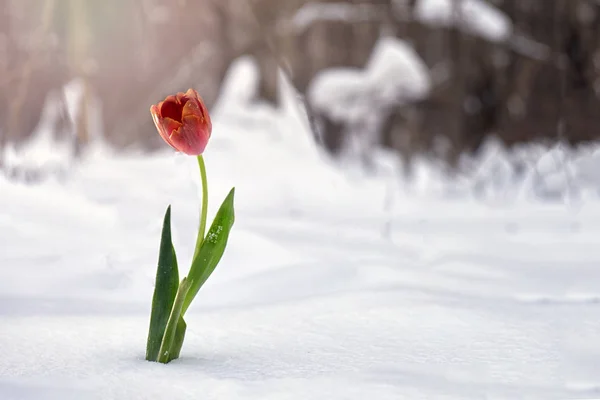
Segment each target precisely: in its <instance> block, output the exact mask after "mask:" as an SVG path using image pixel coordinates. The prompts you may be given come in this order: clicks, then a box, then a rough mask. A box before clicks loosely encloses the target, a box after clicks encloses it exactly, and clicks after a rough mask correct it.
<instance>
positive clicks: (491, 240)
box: [0, 62, 600, 400]
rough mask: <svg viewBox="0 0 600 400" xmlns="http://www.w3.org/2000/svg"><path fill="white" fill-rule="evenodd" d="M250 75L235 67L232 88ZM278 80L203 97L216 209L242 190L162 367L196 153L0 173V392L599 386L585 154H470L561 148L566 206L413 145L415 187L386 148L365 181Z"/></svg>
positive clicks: (192, 223) (597, 231)
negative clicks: (158, 274) (479, 191)
mask: <svg viewBox="0 0 600 400" xmlns="http://www.w3.org/2000/svg"><path fill="white" fill-rule="evenodd" d="M251 74H252V67H251V65H249V64H248V63H244V62H240V63H238V64H236V66H234V68H233V70H232V71H231V74H230V75H229V77H228V82H227V86H226V88H227V90H232V91H235V90H236V88H240V90H246V89H247V88H248V84H247V81H248V76H249V75H251ZM236 82H238V83H239V84H238V85H236ZM282 90H283V93H284V94H285V103H284V106H283V107H282V109H281V110H275V109H272V108H268V107H267V106H266V105H264V104H260V105H256V106H248V105H244V104H242V103H241V102H240V101H238V102H235V101H233V99H235V98H236V96H235V93H234V92H230V93H225V95H224V96H223V98H222V101H223V102H222V103H221V104H219V106H218V107H217V109H216V110H215V113H214V134H213V138H212V139H211V142H210V144H209V146H208V149H207V152H206V163H207V168H208V176H209V184H210V196H211V197H210V207H209V214H210V215H214V213H215V211H216V209H217V207H218V205H219V203H220V201H221V200H222V199H223V198H224V196H225V195H226V194H227V192H228V191H229V189H230V188H231V187H232V186H234V185H235V186H236V199H235V201H236V223H235V225H234V228H233V232H232V236H231V238H230V244H229V246H228V249H227V251H226V253H225V255H224V257H223V260H222V263H221V264H220V266H219V267H218V268H217V270H216V271H215V273H214V275H213V276H212V277H211V278H210V279H209V280H208V282H207V283H206V285H205V286H204V287H203V288H202V290H201V291H200V292H199V294H198V297H197V298H196V300H195V303H194V304H193V305H192V306H191V307H190V310H189V312H188V314H187V322H188V330H187V335H186V341H185V343H184V348H183V350H182V357H181V358H180V359H178V360H176V361H174V362H172V363H170V364H169V365H166V366H165V365H160V364H157V363H149V362H146V361H144V360H143V357H144V352H145V339H146V334H147V328H148V323H149V310H150V301H151V296H152V290H153V279H154V274H155V265H156V260H157V252H158V244H159V243H158V242H159V234H160V228H161V223H162V216H163V213H164V211H165V209H166V207H167V205H168V204H172V205H173V210H172V212H173V216H172V217H173V235H174V242H175V245H176V248H177V251H178V258H179V263H180V269H181V270H182V271H183V272H182V275H183V273H185V272H186V270H185V266H186V265H189V259H190V258H191V256H192V253H193V248H192V247H193V244H194V239H195V238H194V236H193V235H194V233H195V231H196V223H197V216H198V204H199V201H198V177H197V173H196V171H195V168H196V165H195V160H193V158H190V157H186V156H183V155H176V154H174V153H173V152H172V151H170V150H169V148H168V147H167V146H165V150H164V151H162V152H160V153H157V154H152V155H143V154H133V153H130V154H116V153H111V152H109V151H108V150H107V149H106V148H102V149H96V150H97V151H90V152H88V153H87V155H86V157H85V159H84V160H82V161H81V162H78V163H73V164H72V165H71V166H70V168H69V171H68V174H67V175H66V176H65V177H64V178H63V179H62V180H57V179H53V178H52V177H50V178H48V179H46V180H44V181H41V182H38V183H36V184H29V185H26V184H23V183H19V182H18V181H13V180H8V179H5V178H4V177H2V176H0V193H1V194H2V195H1V196H0V243H2V245H3V246H2V251H1V252H0V266H1V268H0V299H1V300H0V319H1V323H0V354H2V357H1V358H0V398H2V399H7V400H9V399H10V400H13V399H19V400H21V399H25V400H30V399H82V398H85V399H164V398H169V399H189V398H202V399H238V398H240V399H261V400H262V399H306V398H309V399H317V398H318V399H320V398H323V399H361V398H367V397H369V398H374V399H484V398H485V399H517V398H519V399H549V398H556V399H568V398H593V397H598V396H599V393H600V378H599V377H598V374H597V366H598V365H600V342H599V341H598V337H599V335H600V291H599V290H598V282H600V268H599V267H598V266H599V265H600V248H599V247H598V246H597V238H598V237H599V235H600V204H599V202H598V200H599V199H598V188H599V183H600V181H599V180H598V174H597V172H596V171H597V170H598V169H597V165H598V156H597V154H598V151H597V150H595V149H594V148H589V149H588V150H587V151H583V150H582V151H579V152H575V153H573V154H572V153H570V152H569V151H567V150H565V149H562V148H558V147H557V148H556V149H554V150H553V151H554V152H555V153H556V154H554V153H550V154H548V156H547V157H544V156H543V155H542V151H541V149H540V152H539V154H537V153H533V155H532V156H531V159H526V158H525V157H524V156H523V154H524V153H525V152H522V153H519V152H518V151H517V150H515V151H507V150H504V149H502V148H501V147H499V146H498V145H493V144H490V148H489V149H488V150H487V151H486V153H485V154H483V155H482V156H481V158H480V159H465V160H464V162H465V164H466V165H469V163H471V165H476V164H477V165H479V166H480V169H483V170H484V171H491V170H493V169H492V168H491V167H490V169H486V167H485V166H486V165H490V164H493V163H499V164H500V165H503V166H504V167H502V168H500V169H499V170H500V171H505V172H506V174H507V175H508V176H509V177H510V176H512V175H510V173H511V171H512V170H511V169H510V168H509V167H508V166H509V164H510V163H509V162H508V161H507V160H512V159H513V158H514V157H521V158H520V159H526V160H529V161H528V162H530V164H527V165H537V166H539V167H540V169H541V171H542V173H541V176H552V174H554V173H555V172H556V171H558V168H557V165H558V164H557V161H553V160H558V161H559V162H564V163H566V164H567V165H569V166H572V169H571V170H569V171H572V173H573V174H574V175H573V176H574V178H573V179H574V182H576V183H577V185H578V187H580V188H581V189H582V192H585V193H587V194H588V195H587V197H585V198H583V200H585V201H581V202H580V203H578V204H577V205H576V206H574V205H572V204H570V203H565V201H564V199H563V198H558V199H557V198H554V197H544V198H539V197H535V196H534V192H533V191H531V190H529V189H528V188H533V187H534V185H529V186H528V182H530V181H528V180H522V181H519V182H521V183H520V185H521V186H520V188H521V189H520V190H521V191H523V192H525V193H531V194H532V195H531V196H514V197H511V198H510V199H509V200H506V199H505V200H503V201H501V202H494V203H492V202H490V199H493V198H494V196H493V195H492V194H493V193H492V194H490V197H489V198H488V199H486V198H483V199H482V198H478V197H477V196H476V194H475V191H474V190H473V189H472V187H473V186H472V185H469V184H468V183H469V182H475V181H476V179H475V178H473V177H470V176H469V175H465V176H462V177H456V178H454V179H451V178H449V177H447V176H445V175H444V174H443V173H441V172H440V169H438V168H437V167H435V166H434V165H432V164H431V163H430V162H429V163H427V162H426V161H425V160H421V161H420V163H419V165H418V166H417V174H416V175H415V177H414V178H413V181H411V182H408V181H406V182H404V181H398V180H397V179H398V178H397V176H398V175H397V174H396V173H394V170H393V169H392V166H393V162H392V161H391V160H390V159H388V158H384V157H383V156H382V158H381V165H380V169H379V172H378V173H376V174H370V175H367V174H362V175H361V174H356V173H353V174H350V173H348V172H346V171H344V170H342V169H341V168H340V167H339V166H337V165H336V164H334V163H332V162H331V161H330V160H328V159H327V158H326V157H324V155H323V154H322V153H321V152H320V151H319V150H318V149H317V147H316V145H315V144H313V142H312V139H311V136H310V134H308V133H307V132H306V123H305V121H303V120H302V119H301V116H302V113H301V110H298V108H297V102H296V99H295V98H294V96H293V95H292V94H291V93H290V91H289V88H287V89H286V88H283V89H282ZM149 117H150V116H149ZM492 152H496V154H497V156H496V157H492ZM527 154H530V155H531V154H532V152H531V149H528V152H527ZM544 154H545V153H544ZM557 155H559V156H557ZM486 160H488V161H489V160H492V161H489V163H487V164H486V163H485V161H486ZM488 174H490V175H492V172H489V173H488ZM515 179H516V178H515ZM459 182H465V183H464V186H460V185H459V184H458V183H459ZM486 182H487V181H486ZM502 182H507V181H506V180H505V181H502ZM457 186H458V188H457ZM453 187H454V189H455V190H454V191H451V189H453ZM496 187H498V186H496ZM500 187H501V186H500ZM510 187H511V186H510V185H509V184H508V183H506V184H505V188H510ZM560 187H561V186H560V185H558V186H554V188H555V189H556V188H560ZM459 189H460V190H459ZM390 192H393V193H390ZM392 195H393V196H392ZM390 196H391V198H393V201H392V202H391V207H390V208H389V209H387V208H386V207H385V206H384V205H385V202H386V201H389V198H390ZM386 227H389V231H388V233H387V234H386Z"/></svg>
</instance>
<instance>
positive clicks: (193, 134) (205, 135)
mask: <svg viewBox="0 0 600 400" xmlns="http://www.w3.org/2000/svg"><path fill="white" fill-rule="evenodd" d="M150 113H151V114H152V119H153V120H154V124H155V125H156V129H158V133H159V134H160V136H161V137H162V138H163V139H164V141H165V142H167V143H168V144H169V145H171V147H173V148H174V149H175V150H177V151H180V152H182V153H185V154H188V155H191V156H197V155H200V154H202V153H203V152H204V149H205V148H206V145H207V144H208V139H210V134H211V132H212V123H211V121H210V116H209V115H208V109H207V108H206V106H205V105H204V102H203V101H202V98H201V97H200V95H198V92H196V91H195V90H194V89H188V91H187V92H185V93H181V92H179V93H177V94H176V95H174V96H173V95H171V96H167V98H166V99H165V100H164V101H161V102H160V103H158V104H154V105H153V106H152V107H150Z"/></svg>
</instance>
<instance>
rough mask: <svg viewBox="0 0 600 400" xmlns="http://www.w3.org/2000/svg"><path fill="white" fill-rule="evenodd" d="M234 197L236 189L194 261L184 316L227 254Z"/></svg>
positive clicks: (219, 212)
mask: <svg viewBox="0 0 600 400" xmlns="http://www.w3.org/2000/svg"><path fill="white" fill-rule="evenodd" d="M234 195H235V188H232V189H231V191H230V192H229V194H228V195H227V197H226V198H225V200H223V203H222V204H221V207H219V210H218V211H217V215H216V216H215V219H214V221H213V223H212V225H211V227H210V229H209V230H208V233H207V234H206V238H205V239H204V241H203V242H202V245H201V247H200V250H199V251H198V254H197V255H196V257H195V258H194V260H193V261H192V266H191V268H190V273H189V274H188V282H189V285H190V290H189V291H188V294H187V296H186V298H185V302H184V304H183V311H182V315H184V314H185V312H186V310H187V309H188V307H189V306H190V304H191V302H192V300H194V297H195V296H196V294H197V293H198V291H199V290H200V288H201V287H202V285H204V283H205V282H206V280H207V279H208V278H209V277H210V274H212V272H213V271H214V270H215V268H216V267H217V264H218V263H219V261H221V257H222V256H223V253H224V252H225V247H226V246H227V240H228V238H229V232H230V231H231V228H232V226H233V223H234V222H235V211H234V205H233V198H234Z"/></svg>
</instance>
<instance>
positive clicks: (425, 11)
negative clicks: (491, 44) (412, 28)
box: [414, 0, 512, 41]
mask: <svg viewBox="0 0 600 400" xmlns="http://www.w3.org/2000/svg"><path fill="white" fill-rule="evenodd" d="M414 12H415V18H416V19H417V20H418V21H421V22H423V23H427V24H432V25H436V26H454V25H458V26H460V27H461V28H464V29H466V30H467V31H469V32H471V33H473V34H476V35H479V36H482V37H483V38H485V39H488V40H491V41H504V40H507V39H508V38H509V37H510V35H511V34H512V23H511V21H510V18H508V16H506V15H505V14H504V13H502V12H501V11H499V10H498V9H496V8H495V7H494V6H492V5H490V4H489V3H488V2H486V1H484V0H456V1H455V0H418V1H417V3H416V7H415V11H414Z"/></svg>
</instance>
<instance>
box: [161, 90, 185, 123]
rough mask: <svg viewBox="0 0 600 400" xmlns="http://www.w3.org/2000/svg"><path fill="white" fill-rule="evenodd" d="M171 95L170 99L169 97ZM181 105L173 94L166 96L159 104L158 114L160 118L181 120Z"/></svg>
mask: <svg viewBox="0 0 600 400" xmlns="http://www.w3.org/2000/svg"><path fill="white" fill-rule="evenodd" d="M170 97H172V99H170ZM181 112H182V106H181V104H180V103H179V101H178V99H176V98H174V97H173V96H169V97H167V99H166V100H165V101H163V102H162V103H161V104H160V116H161V117H162V118H171V119H172V120H175V121H178V122H181Z"/></svg>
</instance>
